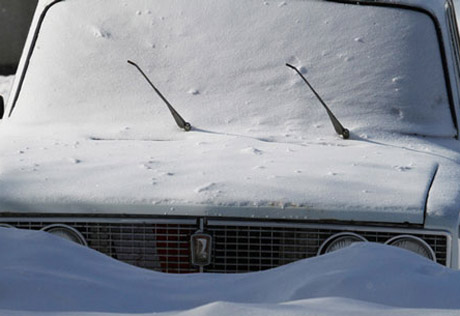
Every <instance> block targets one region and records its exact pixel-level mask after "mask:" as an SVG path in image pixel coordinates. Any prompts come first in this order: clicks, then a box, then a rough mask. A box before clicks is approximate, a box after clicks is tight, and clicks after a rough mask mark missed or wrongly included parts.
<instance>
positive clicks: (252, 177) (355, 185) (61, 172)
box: [0, 130, 438, 223]
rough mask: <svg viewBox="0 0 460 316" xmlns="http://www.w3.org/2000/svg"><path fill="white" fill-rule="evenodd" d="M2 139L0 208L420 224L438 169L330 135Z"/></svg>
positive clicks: (422, 157)
mask: <svg viewBox="0 0 460 316" xmlns="http://www.w3.org/2000/svg"><path fill="white" fill-rule="evenodd" d="M355 138H356V137H355ZM3 144H4V146H3V148H2V149H1V151H2V153H1V156H2V157H3V158H2V160H1V162H0V186H1V188H2V190H1V191H0V210H2V211H3V212H31V211H36V212H41V211H43V212H45V211H46V212H60V213H67V212H80V213H81V212H83V213H93V212H103V213H118V212H120V213H124V214H141V213H142V214H172V215H189V214H201V215H214V216H238V217H240V216H242V217H276V218H301V219H322V220H327V219H335V220H353V221H375V222H401V223H404V222H409V223H423V219H424V211H425V208H426V203H427V196H428V192H429V190H430V186H431V184H432V182H433V179H434V178H435V174H436V171H437V169H438V162H437V159H436V157H435V156H433V155H429V154H427V153H423V152H419V151H417V150H411V149H408V148H402V147H398V146H392V145H385V144H379V143H376V142H371V141H368V140H365V139H361V140H349V141H344V140H341V139H338V138H334V137H331V139H329V140H321V139H316V140H314V141H303V142H297V143H289V142H276V141H268V140H263V139H256V138H250V137H243V136H237V135H216V134H212V133H206V132H204V131H197V130H195V131H192V132H189V133H186V135H185V134H184V136H183V137H180V138H177V139H171V140H153V139H152V140H150V139H144V140H135V139H129V138H125V139H122V138H111V139H110V138H105V139H103V138H96V137H85V138H77V139H69V138H58V137H56V136H54V137H49V138H46V139H43V138H41V139H37V140H36V141H31V140H30V137H29V138H24V139H21V138H17V137H16V138H12V137H5V139H4V141H3Z"/></svg>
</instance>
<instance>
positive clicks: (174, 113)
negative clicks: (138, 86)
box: [128, 60, 192, 132]
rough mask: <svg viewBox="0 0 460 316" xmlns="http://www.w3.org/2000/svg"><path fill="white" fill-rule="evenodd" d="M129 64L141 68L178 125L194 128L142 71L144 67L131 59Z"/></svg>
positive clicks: (186, 128) (140, 70) (189, 128)
mask: <svg viewBox="0 0 460 316" xmlns="http://www.w3.org/2000/svg"><path fill="white" fill-rule="evenodd" d="M128 64H131V65H133V66H134V67H136V68H137V70H139V72H140V73H141V74H142V75H143V76H144V78H145V79H146V80H147V82H148V83H149V84H150V86H151V87H152V88H153V90H155V92H156V93H157V94H158V95H159V96H160V98H161V99H162V100H163V102H164V103H166V105H167V106H168V109H169V111H170V112H171V114H172V116H173V118H174V120H175V121H176V123H177V126H179V127H180V128H182V129H184V130H185V131H186V132H188V131H189V130H191V129H192V125H190V123H189V122H186V121H185V120H184V119H183V118H182V116H180V115H179V113H177V111H176V110H175V109H174V108H173V106H172V105H171V103H169V102H168V100H166V98H165V97H164V96H163V95H162V94H161V92H160V91H159V90H158V89H157V88H156V87H155V86H154V85H153V83H152V82H151V81H150V79H149V78H148V77H147V76H146V75H145V73H144V72H143V71H142V69H141V68H140V67H139V66H138V65H137V64H136V63H135V62H133V61H131V60H128Z"/></svg>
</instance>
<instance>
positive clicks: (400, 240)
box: [385, 235, 436, 261]
mask: <svg viewBox="0 0 460 316" xmlns="http://www.w3.org/2000/svg"><path fill="white" fill-rule="evenodd" d="M385 244H387V245H391V246H396V247H399V248H403V249H406V250H409V251H412V252H414V253H417V254H419V255H421V256H424V257H425V258H428V259H431V260H433V261H436V254H435V253H434V251H433V249H431V247H430V245H428V244H427V243H426V241H424V240H423V239H421V238H418V237H415V236H411V235H400V236H396V237H393V238H391V239H389V240H387V242H385Z"/></svg>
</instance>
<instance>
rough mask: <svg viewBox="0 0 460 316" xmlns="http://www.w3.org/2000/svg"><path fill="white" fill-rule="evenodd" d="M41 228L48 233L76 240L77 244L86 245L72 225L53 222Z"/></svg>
mask: <svg viewBox="0 0 460 316" xmlns="http://www.w3.org/2000/svg"><path fill="white" fill-rule="evenodd" d="M41 230H43V231H45V232H48V233H50V234H53V235H56V236H59V237H62V238H65V239H67V240H70V241H73V242H76V243H77V244H80V245H83V246H88V244H87V243H86V240H85V238H84V237H83V235H82V234H80V232H79V231H78V230H76V229H75V228H73V227H70V226H68V225H64V224H53V225H49V226H46V227H43V228H42V229H41Z"/></svg>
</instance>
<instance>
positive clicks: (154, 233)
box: [3, 220, 447, 273]
mask: <svg viewBox="0 0 460 316" xmlns="http://www.w3.org/2000/svg"><path fill="white" fill-rule="evenodd" d="M193 222H194V221H192V223H187V224H184V223H175V221H174V220H170V221H167V222H166V223H165V221H164V220H163V221H158V222H155V221H154V220H153V221H152V220H150V221H148V222H146V223H139V222H134V223H129V221H127V220H124V221H123V222H120V221H116V220H114V221H113V222H110V221H109V222H107V221H101V222H97V221H88V222H71V221H61V222H60V223H62V224H66V225H69V226H72V227H74V228H75V229H77V230H78V231H80V233H81V234H82V235H83V237H84V238H85V239H86V241H87V242H88V246H89V247H91V248H93V249H95V250H97V251H100V252H102V253H104V254H106V255H108V256H111V257H113V258H115V259H118V260H121V261H124V262H126V263H129V264H132V265H136V266H138V267H142V268H147V269H152V270H157V271H163V272H169V273H191V272H198V271H199V269H198V267H196V266H194V265H192V264H191V254H190V237H191V235H192V234H193V233H195V232H196V231H197V230H198V228H199V225H198V224H194V223H193ZM3 223H7V224H10V225H12V226H15V227H17V228H23V229H41V228H43V227H45V226H47V225H49V224H51V223H56V222H55V221H53V222H47V221H37V222H34V221H28V222H23V221H14V222H11V221H8V222H3ZM259 224H260V225H259ZM259 224H254V222H251V223H250V224H248V223H247V222H244V221H241V222H237V223H235V222H232V223H231V225H226V224H225V222H223V221H221V222H220V224H218V225H217V224H214V225H212V222H211V225H207V226H206V227H205V231H206V232H207V233H208V234H210V235H211V236H212V237H213V244H212V263H211V265H209V266H206V267H204V271H205V272H222V273H233V272H250V271H259V270H266V269H270V268H274V267H277V266H280V265H284V264H287V263H290V262H293V261H297V260H300V259H304V258H309V257H313V256H316V254H317V252H318V249H319V247H320V246H321V244H322V243H323V242H324V241H325V240H326V239H327V238H329V237H330V236H332V235H334V234H336V233H339V232H342V231H343V230H342V229H338V228H337V229H334V227H333V226H331V228H330V229H325V228H312V227H311V225H308V227H307V225H304V226H302V225H298V226H297V225H296V227H290V226H289V225H286V227H284V226H282V225H280V224H277V225H273V226H271V225H272V224H270V223H264V222H260V223H259ZM350 232H355V233H357V234H360V235H361V236H363V237H365V238H366V239H367V240H368V241H371V242H379V243H384V242H385V241H387V240H388V239H390V238H392V237H394V236H397V235H400V234H402V233H405V232H404V230H401V232H382V231H353V230H350ZM413 235H414V236H417V237H420V238H421V239H423V240H425V241H426V242H427V243H428V244H429V245H430V246H431V247H432V249H433V250H434V252H435V254H436V258H437V262H438V263H440V264H443V265H446V253H447V238H446V237H445V236H441V235H430V234H413Z"/></svg>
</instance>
